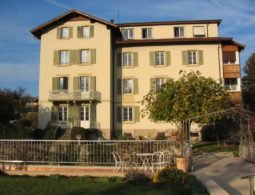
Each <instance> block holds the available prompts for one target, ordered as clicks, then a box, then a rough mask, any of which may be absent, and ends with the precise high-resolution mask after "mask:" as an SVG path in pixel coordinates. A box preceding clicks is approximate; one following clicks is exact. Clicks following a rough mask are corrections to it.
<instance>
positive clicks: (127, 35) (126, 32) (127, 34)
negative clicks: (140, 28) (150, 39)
mask: <svg viewBox="0 0 255 195" xmlns="http://www.w3.org/2000/svg"><path fill="white" fill-rule="evenodd" d="M122 36H123V39H124V40H126V39H133V38H134V29H133V28H129V29H123V30H122Z"/></svg>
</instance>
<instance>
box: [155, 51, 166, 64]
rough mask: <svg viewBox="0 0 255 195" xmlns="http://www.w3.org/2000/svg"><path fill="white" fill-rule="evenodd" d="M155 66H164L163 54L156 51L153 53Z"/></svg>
mask: <svg viewBox="0 0 255 195" xmlns="http://www.w3.org/2000/svg"><path fill="white" fill-rule="evenodd" d="M155 58H156V60H155V62H156V63H155V65H164V64H165V62H164V52H163V51H157V52H155Z"/></svg>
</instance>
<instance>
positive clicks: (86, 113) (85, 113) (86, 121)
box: [80, 105, 90, 128]
mask: <svg viewBox="0 0 255 195" xmlns="http://www.w3.org/2000/svg"><path fill="white" fill-rule="evenodd" d="M80 116H81V127H83V128H90V106H89V105H85V106H81V110H80Z"/></svg>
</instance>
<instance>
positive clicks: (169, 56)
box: [165, 51, 171, 66]
mask: <svg viewBox="0 0 255 195" xmlns="http://www.w3.org/2000/svg"><path fill="white" fill-rule="evenodd" d="M165 55H166V66H170V65H171V55H170V51H166V52H165Z"/></svg>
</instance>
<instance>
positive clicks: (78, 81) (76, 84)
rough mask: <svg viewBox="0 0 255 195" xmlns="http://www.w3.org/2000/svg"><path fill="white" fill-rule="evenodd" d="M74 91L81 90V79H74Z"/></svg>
mask: <svg viewBox="0 0 255 195" xmlns="http://www.w3.org/2000/svg"><path fill="white" fill-rule="evenodd" d="M73 89H74V90H79V89H80V77H73Z"/></svg>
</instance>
